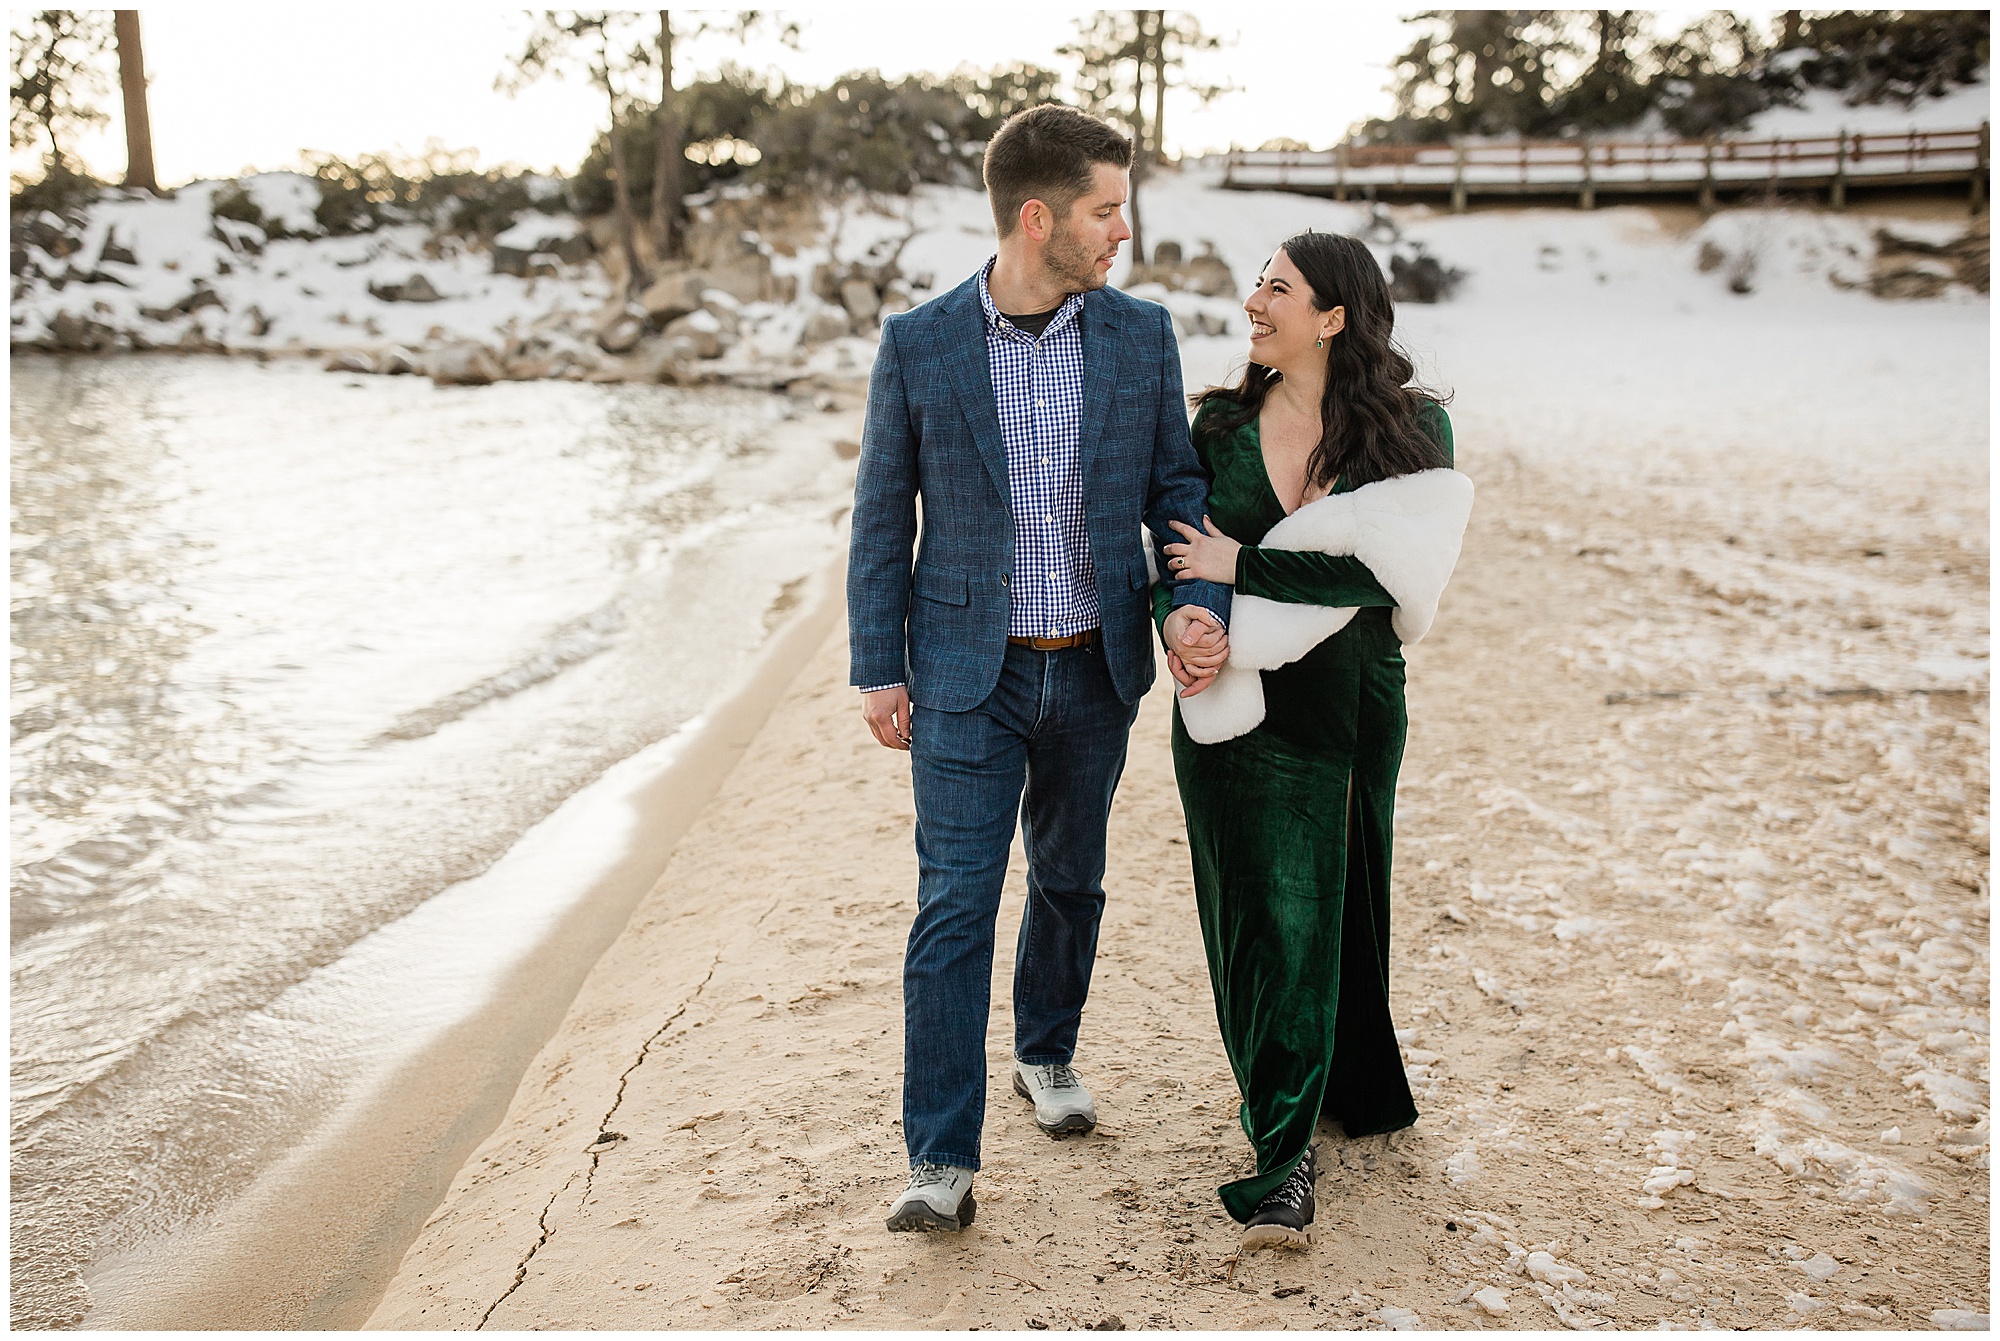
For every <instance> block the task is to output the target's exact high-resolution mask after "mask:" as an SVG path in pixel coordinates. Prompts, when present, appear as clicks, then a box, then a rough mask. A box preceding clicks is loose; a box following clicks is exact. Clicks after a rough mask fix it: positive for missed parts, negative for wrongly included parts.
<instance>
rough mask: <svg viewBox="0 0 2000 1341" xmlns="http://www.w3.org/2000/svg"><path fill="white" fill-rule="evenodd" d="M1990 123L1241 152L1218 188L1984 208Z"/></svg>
mask: <svg viewBox="0 0 2000 1341" xmlns="http://www.w3.org/2000/svg"><path fill="white" fill-rule="evenodd" d="M1990 144H1991V133H1990V127H1989V125H1988V124H1981V125H1980V126H1979V127H1978V128H1976V129H1972V130H1912V131H1892V132H1878V133H1867V132H1860V131H1850V132H1840V133H1836V134H1833V135H1822V136H1805V137H1800V138H1795V139H1785V138H1782V137H1773V138H1770V139H1741V138H1713V139H1706V140H1592V139H1573V140H1518V141H1508V142H1492V141H1485V142H1473V141H1461V142H1458V143H1455V144H1342V145H1338V146H1336V147H1335V148H1333V149H1329V150H1323V151H1310V150H1236V151H1233V152H1231V153H1230V155H1229V157H1228V159H1227V162H1226V165H1225V171H1224V176H1223V185H1224V186H1226V187H1231V188H1234V189H1239V190H1260V189H1263V190H1268V189H1271V188H1276V189H1279V190H1293V191H1307V192H1311V193H1313V194H1321V195H1324V194H1331V195H1333V196H1334V197H1335V198H1337V199H1345V198H1346V197H1347V196H1348V195H1350V194H1373V193H1375V192H1379V191H1384V190H1387V191H1392V192H1402V193H1416V194H1443V193H1445V192H1447V191H1448V192H1449V193H1450V195H1451V200H1452V204H1453V207H1454V208H1458V209H1463V208H1464V207H1465V202H1466V200H1467V199H1468V198H1469V197H1470V196H1473V195H1553V194H1576V195H1577V196H1579V197H1580V199H1581V203H1583V204H1584V205H1585V206H1586V207H1588V206H1590V205H1592V204H1594V203H1595V200H1596V196H1597V195H1599V194H1648V193H1652V194H1658V193H1676V192H1693V193H1695V194H1697V195H1699V196H1700V197H1701V198H1702V199H1703V200H1704V202H1705V203H1708V202H1712V201H1713V199H1714V196H1715V193H1716V191H1718V190H1743V189H1746V188H1759V187H1763V188H1769V189H1776V188H1780V187H1783V188H1785V189H1794V190H1796V189H1825V190H1828V191H1829V192H1830V193H1831V196H1832V199H1833V203H1834V204H1835V205H1836V206H1838V205H1841V204H1844V203H1845V196H1846V188H1847V186H1848V185H1850V184H1864V185H1871V186H1887V185H1925V184H1940V183H1954V182H1969V183H1970V185H1971V188H1972V195H1973V199H1974V202H1975V205H1978V204H1981V203H1983V201H1984V199H1985V191H1986V175H1987V172H1988V171H1989V166H1990V164H1989V152H1990Z"/></svg>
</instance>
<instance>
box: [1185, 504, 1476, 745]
mask: <svg viewBox="0 0 2000 1341" xmlns="http://www.w3.org/2000/svg"><path fill="white" fill-rule="evenodd" d="M1471 516H1472V481H1471V480H1470V479H1468V478H1466V477H1465V476H1464V475H1461V474H1460V473H1459V472H1457V471H1455V470H1443V469H1439V470H1420V471H1417V472H1416V473H1415V474H1411V475H1398V476H1396V477H1395V478H1394V479H1387V480H1377V481H1376V482H1375V483H1373V484H1364V485H1362V486H1361V487H1360V488H1359V489H1356V490H1354V491H1353V492H1351V493H1344V494H1328V495H1327V496H1326V497H1325V498H1320V499H1315V500H1314V501H1313V502H1310V503H1307V504H1306V505H1305V506H1304V507H1302V508H1300V509H1299V510H1298V511H1297V512H1294V513H1293V514H1292V515H1291V516H1289V517H1287V518H1285V519H1284V520H1283V521H1281V522H1279V523H1278V524H1277V525H1276V526H1273V527H1272V528H1271V529H1270V531H1269V532H1268V533H1267V534H1266V535H1265V536H1264V538H1263V540H1262V541H1260V542H1259V544H1260V546H1261V547H1262V548H1266V549H1288V550H1295V551H1312V552H1315V553H1319V554H1331V555H1352V556H1354V557H1355V558H1357V559H1359V560H1361V562H1362V563H1364V564H1366V565H1368V570H1369V571H1370V572H1372V573H1373V574H1374V575H1375V580H1376V581H1378V582H1380V583H1381V584H1382V586H1383V588H1384V589H1385V590H1387V591H1388V593H1389V594H1390V595H1391V596H1394V597H1395V598H1396V608H1395V611H1394V612H1393V613H1392V615H1391V616H1390V623H1391V626H1392V627H1393V628H1394V629H1395V631H1396V636H1397V637H1398V638H1400V639H1401V640H1402V641H1403V642H1404V643H1406V644H1407V643H1414V642H1416V641H1417V640H1418V639H1420V638H1422V637H1423V636H1424V634H1426V633H1428V632H1429V631H1430V627H1431V621H1432V620H1434V619H1436V618H1437V608H1438V601H1439V599H1440V598H1442V597H1443V595H1444V587H1445V583H1446V582H1447V581H1449V580H1450V578H1451V570H1452V568H1453V567H1454V566H1455V565H1456V564H1457V563H1458V551H1459V546H1460V545H1461V544H1463V543H1464V540H1465V524H1466V522H1467V521H1468V520H1469V519H1470V518H1471ZM1150 558H1151V547H1150V546H1148V559H1149V560H1150ZM1353 618H1354V607H1352V606H1348V607H1339V608H1337V607H1333V606H1326V605H1304V604H1298V603H1294V602H1290V601H1273V600H1266V599H1264V598H1263V597H1259V596H1244V595H1241V594H1238V595H1237V596H1236V597H1235V598H1234V599H1233V600H1232V602H1231V605H1230V615H1229V660H1228V661H1227V662H1225V663H1224V664H1223V667H1222V670H1221V672H1220V674H1218V675H1217V676H1216V681H1215V683H1214V684H1212V685H1210V686H1209V687H1208V688H1206V689H1204V690H1202V691H1201V692H1200V693H1199V694H1196V695H1194V696H1193V697H1189V698H1182V699H1181V701H1180V705H1181V722H1182V724H1183V725H1185V726H1186V727H1187V733H1188V735H1189V737H1190V738H1192V739H1193V740H1195V741H1197V742H1199V743H1200V744H1203V745H1213V744H1215V743H1216V742H1218V741H1223V740H1231V739H1233V738H1235V737H1237V736H1240V735H1243V734H1245V733H1246V732H1249V731H1252V730H1254V729H1255V728H1256V726H1257V724H1258V723H1259V722H1262V721H1263V720H1264V681H1263V677H1262V676H1260V675H1258V674H1257V672H1258V671H1265V670H1276V669H1277V668H1278V667H1280V666H1283V665H1285V664H1287V663H1288V662H1293V661H1297V660H1298V659H1299V658H1300V657H1302V656H1304V655H1305V654H1306V653H1307V652H1310V651H1311V650H1312V649H1313V648H1314V647H1316V646H1318V645H1319V644H1320V643H1321V642H1324V641H1325V640H1326V639H1328V638H1330V637H1332V636H1333V635H1334V634H1336V633H1338V632H1340V630H1341V629H1343V628H1345V627H1347V622H1348V621H1349V620H1351V619H1353Z"/></svg>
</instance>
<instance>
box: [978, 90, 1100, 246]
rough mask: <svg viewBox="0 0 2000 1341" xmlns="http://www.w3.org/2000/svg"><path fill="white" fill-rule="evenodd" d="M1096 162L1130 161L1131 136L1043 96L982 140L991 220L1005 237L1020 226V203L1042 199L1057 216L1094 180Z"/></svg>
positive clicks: (1062, 216)
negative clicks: (991, 214) (1125, 135)
mask: <svg viewBox="0 0 2000 1341" xmlns="http://www.w3.org/2000/svg"><path fill="white" fill-rule="evenodd" d="M1099 163H1109V164H1110V165H1111V166H1113V167H1115V168H1129V167H1131V166H1132V141H1130V140H1128V139H1126V138H1125V137H1124V136H1123V135H1120V134H1119V133H1118V132H1117V131H1115V130H1113V129H1112V128H1111V127H1110V126H1107V125H1105V124H1104V123H1103V122H1102V121H1099V120H1098V119H1097V118H1096V117H1094V116H1089V115H1086V114H1085V113H1083V112H1079V111H1077V110H1076V109H1075V108H1074V107H1064V106H1063V105H1061V104H1060V103H1053V102H1045V103H1043V104H1042V105H1041V106H1040V107H1030V108H1028V109H1027V110H1026V111H1024V112H1016V113H1015V114H1014V115H1013V116H1011V117H1008V118H1007V124H1006V125H1004V126H1002V127H1000V130H999V133H998V134H996V135H994V137H993V139H992V140H991V141H990V142H989V143H988V144H987V146H986V161H985V163H984V165H983V167H982V172H983V175H984V176H985V178H986V198H987V199H988V200H989V201H991V202H992V204H993V222H994V224H995V226H997V227H998V228H999V230H1000V236H1001V237H1006V236H1008V235H1009V234H1011V233H1012V232H1013V231H1014V230H1015V229H1016V228H1019V227H1020V226H1021V206H1023V205H1025V204H1027V203H1028V202H1029V201H1030V200H1039V201H1041V202H1042V203H1043V204H1044V205H1047V206H1048V207H1049V209H1050V211H1051V212H1053V213H1054V214H1055V216H1056V218H1057V219H1058V220H1060V219H1065V218H1068V217H1069V209H1070V206H1072V205H1074V204H1075V203H1076V202H1077V201H1078V200H1079V199H1081V198H1082V197H1083V196H1084V195H1086V194H1087V193H1088V192H1089V191H1090V188H1091V186H1092V185H1094V184H1095V183H1094V174H1093V169H1094V167H1095V166H1096V165H1097V164H1099Z"/></svg>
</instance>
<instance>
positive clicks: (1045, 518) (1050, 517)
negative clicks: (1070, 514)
mask: <svg viewBox="0 0 2000 1341" xmlns="http://www.w3.org/2000/svg"><path fill="white" fill-rule="evenodd" d="M1055 519H1056V514H1055V513H1053V512H1051V513H1050V514H1049V515H1048V516H1046V517H1044V518H1042V520H1043V521H1045V522H1053V521H1054V520H1055Z"/></svg>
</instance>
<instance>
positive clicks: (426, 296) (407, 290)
mask: <svg viewBox="0 0 2000 1341" xmlns="http://www.w3.org/2000/svg"><path fill="white" fill-rule="evenodd" d="M368 292H370V293H372V294H374V295H375V296H376V297H377V298H380V299H381V300H382V301H383V302H385V303H435V302H441V301H442V300H443V299H444V295H443V294H441V293H439V292H438V291H437V290H436V289H435V288H433V287H432V286H431V282H430V280H429V279H428V278H427V277H425V275H424V274H423V273H422V272H421V271H420V272H418V273H417V274H414V275H411V276H410V277H409V278H408V279H406V280H404V281H403V282H402V283H401V284H373V283H371V284H370V285H369V286H368Z"/></svg>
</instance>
